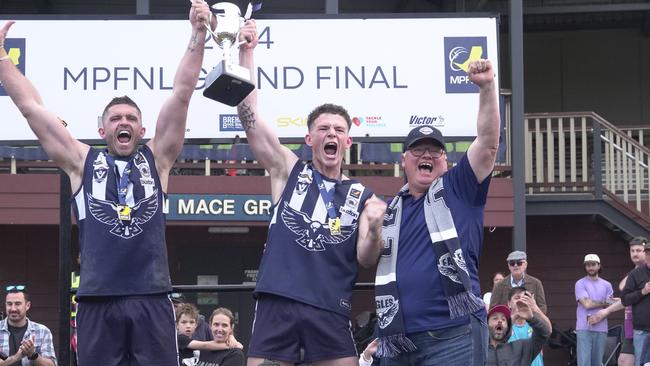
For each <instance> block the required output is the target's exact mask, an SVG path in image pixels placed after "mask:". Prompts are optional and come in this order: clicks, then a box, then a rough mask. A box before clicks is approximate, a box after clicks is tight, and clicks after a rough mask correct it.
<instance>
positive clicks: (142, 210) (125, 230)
mask: <svg viewBox="0 0 650 366" xmlns="http://www.w3.org/2000/svg"><path fill="white" fill-rule="evenodd" d="M88 209H89V211H90V213H91V214H92V215H93V217H94V218H95V219H96V220H97V221H99V222H101V223H104V224H106V225H109V226H111V225H112V226H113V228H112V229H111V230H110V232H111V233H112V234H113V235H116V236H119V237H120V238H123V239H131V238H133V237H135V236H137V235H138V234H140V233H142V228H141V227H140V225H142V224H144V223H146V222H147V221H149V220H151V218H152V217H153V215H154V214H155V213H156V211H158V194H157V191H154V193H153V194H152V195H151V196H149V197H146V198H143V199H141V200H140V201H138V203H136V204H135V206H133V207H131V209H130V220H120V219H119V216H118V210H119V209H120V205H118V204H116V203H115V202H111V201H104V200H100V199H98V198H95V197H93V196H92V194H90V193H88Z"/></svg>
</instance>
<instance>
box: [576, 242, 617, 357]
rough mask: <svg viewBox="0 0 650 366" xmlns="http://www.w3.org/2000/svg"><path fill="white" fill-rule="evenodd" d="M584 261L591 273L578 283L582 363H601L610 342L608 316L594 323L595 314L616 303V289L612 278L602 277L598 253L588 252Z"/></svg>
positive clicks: (577, 312)
mask: <svg viewBox="0 0 650 366" xmlns="http://www.w3.org/2000/svg"><path fill="white" fill-rule="evenodd" d="M583 263H584V269H585V272H586V273H587V275H586V276H584V277H583V278H581V279H579V280H578V281H576V284H575V295H576V302H577V303H578V306H577V309H576V334H577V343H578V347H577V356H578V366H600V365H601V363H602V361H603V355H604V354H605V343H606V341H607V330H608V328H607V319H604V320H602V321H600V322H597V323H594V322H593V321H592V319H591V317H592V316H593V315H595V314H596V313H597V312H598V310H600V309H602V308H606V307H607V306H608V305H610V304H612V303H613V302H614V299H613V298H612V296H613V295H614V290H613V289H612V284H611V283H609V281H606V280H604V279H602V278H600V276H599V274H600V271H601V268H600V258H599V257H598V255H596V254H587V255H585V258H584V261H583Z"/></svg>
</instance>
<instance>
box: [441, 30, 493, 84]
mask: <svg viewBox="0 0 650 366" xmlns="http://www.w3.org/2000/svg"><path fill="white" fill-rule="evenodd" d="M482 58H488V53H487V37H445V91H446V92H447V93H478V91H479V90H478V87H477V86H476V85H474V84H473V83H472V82H471V81H470V80H469V76H468V75H467V70H468V68H469V63H470V62H472V61H476V60H480V59H482Z"/></svg>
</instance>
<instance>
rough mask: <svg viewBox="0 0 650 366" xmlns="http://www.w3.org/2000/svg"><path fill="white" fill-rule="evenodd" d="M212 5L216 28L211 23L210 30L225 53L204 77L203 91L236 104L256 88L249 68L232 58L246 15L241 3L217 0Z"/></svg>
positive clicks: (206, 94)
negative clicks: (243, 14)
mask: <svg viewBox="0 0 650 366" xmlns="http://www.w3.org/2000/svg"><path fill="white" fill-rule="evenodd" d="M212 8H213V9H215V10H216V13H217V28H216V29H215V30H214V31H212V30H210V27H209V26H208V31H209V32H210V33H211V34H212V39H213V40H214V41H215V42H216V43H217V45H219V47H220V48H221V49H222V50H223V57H222V59H221V60H220V61H219V63H218V64H217V66H215V67H214V69H212V71H210V73H209V74H208V76H207V77H206V78H205V90H203V95H204V96H206V97H208V98H210V99H213V100H216V101H217V102H221V103H224V104H227V105H229V106H236V105H238V104H239V103H240V102H241V101H242V100H244V98H246V96H247V95H248V94H249V93H250V92H251V91H253V89H255V85H253V83H252V82H251V77H250V71H249V70H248V69H247V68H245V67H242V66H239V65H238V64H234V63H232V62H231V61H230V57H231V55H230V52H231V50H232V49H233V48H235V49H236V48H237V46H238V42H237V39H238V36H239V28H240V26H241V24H242V21H243V18H242V17H241V12H240V10H239V7H238V6H237V5H235V4H232V3H217V4H214V5H212Z"/></svg>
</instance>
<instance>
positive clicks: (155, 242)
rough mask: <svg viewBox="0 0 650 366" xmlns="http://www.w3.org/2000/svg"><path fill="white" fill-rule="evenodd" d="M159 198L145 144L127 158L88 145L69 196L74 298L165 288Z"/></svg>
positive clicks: (166, 278)
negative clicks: (124, 179)
mask: <svg viewBox="0 0 650 366" xmlns="http://www.w3.org/2000/svg"><path fill="white" fill-rule="evenodd" d="M129 161H132V163H129ZM127 166H131V169H130V172H131V173H130V174H129V179H128V186H127V190H126V197H125V205H120V201H119V198H118V193H117V191H118V184H119V182H120V177H121V175H122V173H123V172H124V170H125V167H127ZM163 202H164V193H163V190H162V188H161V185H160V179H159V177H158V172H157V171H156V165H155V162H154V157H153V153H152V152H151V150H150V149H149V147H147V146H146V145H145V146H142V147H141V148H140V149H139V150H138V151H137V152H136V153H135V154H134V155H133V157H132V159H131V158H119V157H110V156H108V154H107V153H106V152H105V151H100V150H96V149H93V148H91V149H90V151H89V152H88V156H87V157H86V161H85V163H84V171H83V180H82V184H81V187H80V189H79V191H77V193H76V194H75V195H74V198H73V200H72V206H73V209H74V212H75V216H76V218H77V222H78V224H79V246H80V249H81V283H80V284H79V289H78V292H77V297H78V298H80V299H81V300H83V297H84V296H128V295H145V294H157V293H165V292H169V291H171V282H170V277H169V264H168V262H167V247H166V244H165V215H164V213H163ZM125 206H128V207H125ZM118 211H119V212H118Z"/></svg>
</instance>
